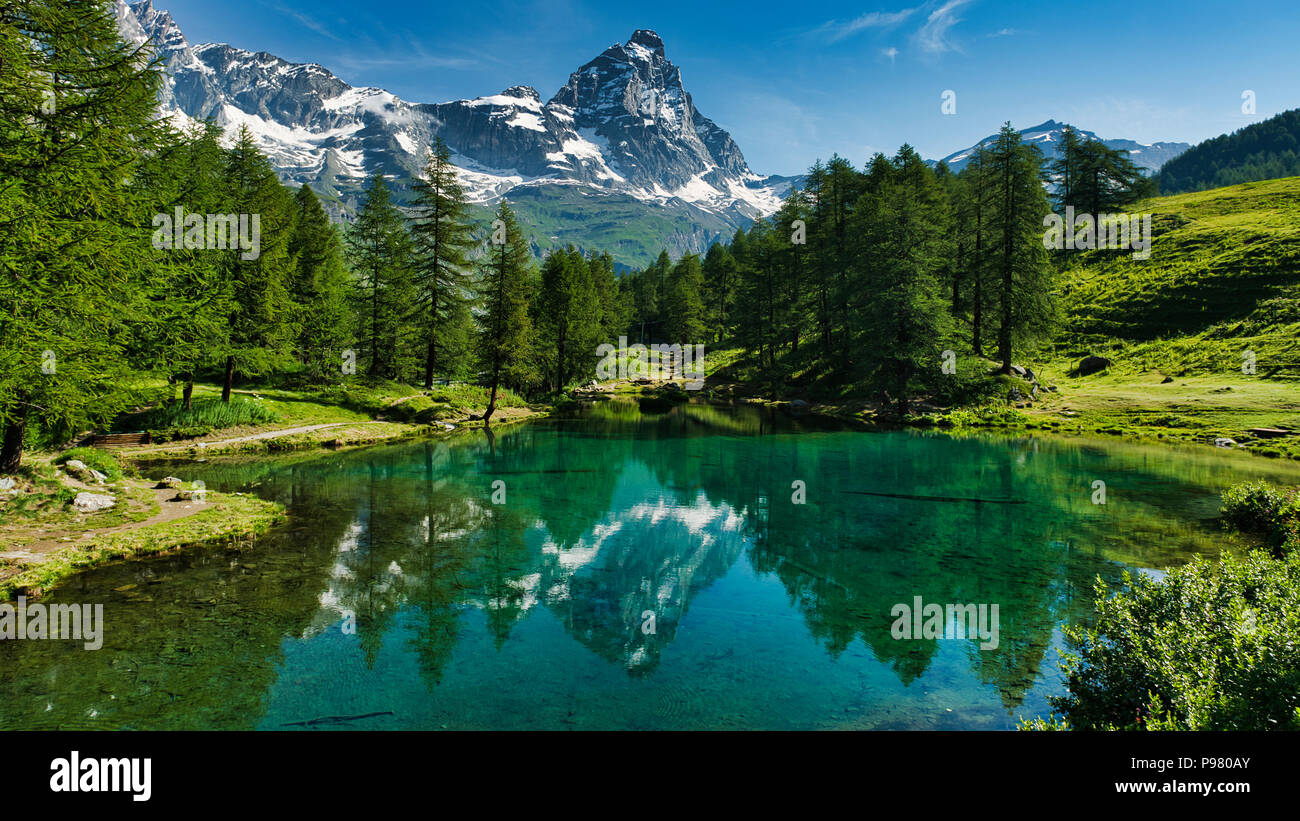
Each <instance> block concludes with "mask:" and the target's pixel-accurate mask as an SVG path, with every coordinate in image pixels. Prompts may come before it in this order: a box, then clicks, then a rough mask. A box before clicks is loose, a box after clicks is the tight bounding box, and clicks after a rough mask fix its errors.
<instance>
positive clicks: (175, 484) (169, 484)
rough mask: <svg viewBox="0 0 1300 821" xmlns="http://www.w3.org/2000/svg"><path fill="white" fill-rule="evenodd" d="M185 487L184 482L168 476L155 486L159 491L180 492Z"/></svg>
mask: <svg viewBox="0 0 1300 821" xmlns="http://www.w3.org/2000/svg"><path fill="white" fill-rule="evenodd" d="M184 485H185V483H184V481H182V480H180V479H177V478H176V477H175V476H167V477H164V478H163V479H160V480H159V481H158V484H156V485H154V487H155V488H157V489H158V490H180V489H181V488H182V487H183V486H184Z"/></svg>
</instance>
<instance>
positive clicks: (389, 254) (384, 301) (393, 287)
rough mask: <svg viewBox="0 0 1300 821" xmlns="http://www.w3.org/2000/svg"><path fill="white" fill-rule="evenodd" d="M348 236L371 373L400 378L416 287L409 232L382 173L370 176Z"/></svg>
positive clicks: (378, 376)
mask: <svg viewBox="0 0 1300 821" xmlns="http://www.w3.org/2000/svg"><path fill="white" fill-rule="evenodd" d="M346 240H347V248H348V255H349V258H350V261H351V264H352V270H353V272H354V274H355V275H356V286H357V288H358V290H359V292H360V298H359V300H358V302H359V310H358V315H359V317H360V324H361V326H362V328H361V331H360V336H361V337H362V338H363V339H364V340H365V345H366V351H367V355H368V357H369V366H368V369H367V373H368V374H369V376H371V377H372V378H388V379H395V378H397V377H398V376H399V375H400V374H401V370H402V351H403V350H404V349H405V345H406V343H407V341H408V338H409V333H410V325H409V323H408V319H409V318H410V306H411V304H412V302H413V300H414V295H415V288H414V282H413V281H412V275H411V253H412V252H411V239H410V235H409V234H408V233H407V230H406V222H405V220H404V219H403V217H402V212H401V211H399V210H398V209H397V206H396V205H394V204H393V201H392V195H391V194H390V193H389V190H388V185H387V184H386V183H385V182H384V175H383V174H382V173H376V174H375V175H374V176H373V177H372V178H371V180H370V185H369V186H368V187H367V188H366V193H365V201H364V202H363V203H362V206H361V209H360V210H359V211H358V212H357V220H356V222H355V223H354V224H353V225H352V228H351V230H350V231H349V232H348V234H347V238H346Z"/></svg>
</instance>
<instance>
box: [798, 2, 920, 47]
mask: <svg viewBox="0 0 1300 821" xmlns="http://www.w3.org/2000/svg"><path fill="white" fill-rule="evenodd" d="M916 12H917V9H903V10H902V11H871V12H867V13H866V14H863V15H860V16H858V17H855V18H853V19H852V20H827V21H826V22H825V23H822V24H821V25H820V26H818V27H817V28H815V29H813V30H812V32H811V33H812V34H813V35H815V36H818V37H821V38H823V39H825V40H827V41H829V42H832V43H835V42H838V41H840V40H843V39H844V38H846V37H851V36H853V35H854V34H857V33H858V32H860V31H864V30H866V29H890V28H894V27H895V26H897V25H899V24H900V23H904V22H906V21H907V19H908V18H909V17H911V16H912V15H913V14H915V13H916Z"/></svg>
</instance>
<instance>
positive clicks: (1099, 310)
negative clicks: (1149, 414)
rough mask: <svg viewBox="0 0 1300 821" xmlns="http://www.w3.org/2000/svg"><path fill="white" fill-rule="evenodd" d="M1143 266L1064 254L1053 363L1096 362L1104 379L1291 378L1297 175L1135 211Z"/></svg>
mask: <svg viewBox="0 0 1300 821" xmlns="http://www.w3.org/2000/svg"><path fill="white" fill-rule="evenodd" d="M1130 212H1137V213H1144V212H1149V213H1152V214H1153V215H1154V217H1153V235H1154V239H1153V242H1152V246H1151V257H1150V259H1147V260H1135V259H1133V258H1132V257H1131V255H1130V254H1129V253H1128V252H1118V251H1098V252H1085V253H1080V254H1077V255H1075V257H1074V258H1073V259H1072V262H1071V266H1070V267H1069V268H1068V270H1067V271H1066V275H1065V285H1064V286H1063V300H1062V301H1063V305H1062V307H1063V309H1064V314H1065V331H1066V332H1065V334H1063V335H1062V339H1065V340H1068V341H1067V342H1065V343H1062V345H1061V346H1060V347H1059V348H1058V352H1059V353H1060V354H1062V355H1063V356H1065V357H1073V356H1078V355H1083V354H1085V353H1098V354H1101V355H1104V356H1108V357H1110V358H1111V359H1113V360H1115V362H1116V366H1115V368H1114V369H1112V372H1118V373H1123V372H1134V373H1136V372H1142V371H1153V370H1154V371H1160V372H1162V373H1166V374H1168V375H1171V376H1183V375H1191V374H1216V373H1222V374H1231V373H1236V374H1240V373H1241V365H1242V361H1243V358H1242V353H1243V351H1245V350H1251V351H1253V352H1254V354H1255V357H1256V363H1257V372H1258V374H1259V375H1261V376H1269V377H1279V378H1296V377H1297V376H1300V177H1290V178H1287V179H1281V180H1269V181H1266V182H1255V183H1245V184H1242V185H1235V186H1232V187H1229V188H1219V189H1214V190H1211V191H1202V192H1197V193H1191V194H1179V195H1175V196H1169V197H1159V198H1155V199H1151V200H1147V201H1144V202H1141V203H1138V204H1137V205H1136V206H1134V207H1133V208H1132V209H1130Z"/></svg>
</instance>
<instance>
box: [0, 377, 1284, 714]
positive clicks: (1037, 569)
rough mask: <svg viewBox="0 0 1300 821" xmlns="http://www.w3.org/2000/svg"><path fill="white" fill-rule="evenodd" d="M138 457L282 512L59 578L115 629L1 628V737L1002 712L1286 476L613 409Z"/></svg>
mask: <svg viewBox="0 0 1300 821" xmlns="http://www.w3.org/2000/svg"><path fill="white" fill-rule="evenodd" d="M1288 471H1290V472H1288ZM152 472H153V473H156V474H157V475H158V476H161V475H165V474H168V473H171V474H175V475H179V476H182V477H183V478H187V479H203V480H204V481H205V482H206V483H207V485H208V487H210V488H213V489H219V490H247V491H250V492H254V493H257V494H259V495H262V496H264V497H266V498H271V499H276V500H279V501H282V502H284V503H285V504H286V505H287V506H288V508H289V511H290V514H291V522H290V524H288V525H286V526H284V527H282V528H280V529H278V530H277V531H275V532H273V533H272V534H270V535H268V536H267V537H264V538H262V539H259V540H257V541H255V542H253V543H250V544H244V545H240V546H238V547H234V548H214V549H207V550H194V551H189V552H186V553H184V554H181V555H177V556H170V557H163V558H158V559H153V560H148V561H141V562H130V563H124V564H121V565H117V566H113V567H107V568H102V569H100V570H96V571H92V572H89V573H85V574H82V575H81V576H78V577H77V578H76V579H74V580H72V581H71V582H70V583H69V584H67V585H66V586H65V587H64V588H62V589H61V590H59V591H56V592H55V593H54V594H52V595H51V596H49V597H48V598H47V601H48V602H102V603H104V605H105V607H104V610H105V622H106V627H105V638H104V647H103V649H101V650H99V651H94V652H88V651H85V650H83V649H81V646H80V644H77V643H73V642H66V643H65V642H49V641H45V642H35V641H6V642H0V728H3V729H18V728H21V729H33V728H64V729H74V728H104V729H110V728H121V727H130V728H147V729H252V728H257V729H287V728H288V729H291V728H357V729H398V728H420V729H438V728H443V727H445V728H448V729H481V728H509V729H690V728H724V729H725V728H772V729H802V728H863V729H1006V728H1011V727H1014V725H1015V722H1016V719H1017V718H1018V717H1021V716H1026V717H1028V716H1033V715H1038V714H1046V712H1047V711H1048V706H1047V703H1046V696H1047V695H1049V694H1054V693H1058V692H1060V681H1059V677H1058V674H1057V672H1056V667H1055V665H1056V661H1057V658H1058V656H1057V650H1058V649H1059V647H1060V631H1059V625H1060V624H1061V623H1062V622H1063V621H1067V620H1070V621H1081V620H1086V619H1087V618H1088V615H1089V613H1090V612H1091V604H1090V603H1091V587H1092V580H1093V579H1094V578H1096V577H1097V576H1101V577H1102V578H1103V579H1106V580H1107V581H1110V582H1116V581H1118V579H1119V577H1120V574H1121V572H1122V571H1123V570H1124V569H1125V568H1140V569H1143V570H1150V571H1156V572H1158V571H1159V570H1161V569H1163V568H1167V567H1169V566H1171V565H1174V564H1177V563H1179V562H1181V561H1184V560H1185V559H1186V558H1187V557H1188V556H1190V555H1191V554H1193V553H1195V552H1202V553H1208V554H1211V555H1212V554H1215V553H1217V552H1218V551H1219V550H1221V549H1222V548H1223V546H1224V543H1223V540H1222V538H1221V536H1220V535H1219V533H1218V531H1217V529H1216V526H1215V524H1214V521H1213V517H1214V516H1215V514H1216V511H1217V508H1218V494H1219V493H1220V492H1221V490H1222V489H1223V488H1224V487H1225V486H1227V485H1228V484H1231V483H1232V482H1235V481H1241V480H1243V479H1248V478H1260V477H1270V478H1276V479H1290V480H1291V481H1295V480H1296V474H1295V471H1294V469H1292V468H1290V467H1289V466H1288V465H1285V464H1279V463H1274V462H1267V461H1262V460H1256V459H1249V458H1240V457H1237V456H1235V455H1229V454H1221V453H1216V452H1213V451H1208V450H1201V449H1190V450H1175V449H1171V448H1155V447H1139V446H1133V445H1124V444H1120V443H1111V442H1098V441H1086V442H1081V441H1072V440H1064V439H1056V438H1047V439H1044V438H1035V437H1028V436H1025V437H1018V438H1006V437H996V436H968V437H952V436H948V435H943V434H937V433H936V434H927V433H916V432H885V433H882V432H864V431H859V430H843V429H838V428H837V427H835V426H829V427H827V426H825V425H819V424H816V423H813V422H810V421H803V422H799V421H794V420H789V419H786V418H784V417H781V416H779V415H771V414H768V413H765V412H760V411H758V410H755V409H751V408H739V409H734V410H730V409H717V408H710V407H705V406H699V405H691V406H684V407H678V408H674V409H672V410H670V411H668V412H666V413H645V414H643V413H641V412H640V411H639V410H638V409H637V406H635V405H626V404H621V403H619V404H616V403H609V404H604V405H597V406H595V407H593V408H592V409H589V410H587V411H584V412H583V413H582V414H581V416H580V417H579V418H574V419H569V420H547V421H543V422H539V423H534V424H529V425H525V426H516V427H512V428H506V429H503V430H502V431H500V432H498V433H497V434H496V435H495V436H494V437H492V438H491V439H490V440H489V439H488V438H487V437H485V436H484V435H482V434H467V435H463V436H457V437H452V438H449V439H440V440H436V441H430V442H415V443H407V444H402V445H396V446H390V447H383V448H374V449H368V450H363V451H353V452H348V453H342V454H325V455H321V454H306V455H298V456H294V457H291V458H288V459H281V460H275V461H269V462H228V463H220V462H208V463H202V464H194V463H186V464H183V465H181V464H175V465H165V466H158V467H157V469H156V470H154V471H152ZM1098 479H1100V480H1102V481H1105V482H1106V484H1107V504H1106V505H1104V506H1102V505H1094V504H1093V503H1092V495H1093V489H1092V483H1093V481H1095V480H1098ZM497 480H500V481H503V482H505V494H506V498H505V503H504V504H494V502H493V498H492V497H493V482H494V481H497ZM796 480H799V481H803V482H804V483H806V493H807V498H806V504H802V505H796V504H792V502H791V495H792V492H793V491H792V489H791V483H792V482H794V481H796ZM498 499H499V497H498ZM914 596H921V597H923V600H924V601H925V602H927V603H930V602H934V603H941V604H946V603H954V604H956V603H962V604H964V603H986V604H994V603H996V604H998V605H999V613H1000V618H999V646H998V648H997V649H996V650H980V649H979V647H978V644H979V642H978V640H977V639H971V640H960V639H943V640H914V641H900V640H896V639H894V638H893V637H892V635H891V631H890V626H891V624H892V622H893V621H894V619H893V617H892V616H891V609H892V607H893V606H894V605H895V604H897V603H908V604H910V603H911V602H912V601H913V597H914ZM647 611H650V612H652V613H653V614H654V625H653V627H654V629H653V632H649V633H647V632H646V630H645V627H646V626H647V620H646V618H645V616H644V614H645V613H646V612H647ZM347 613H352V614H355V620H356V629H355V632H349V631H348V630H346V629H345V626H346V623H345V616H346V614H347Z"/></svg>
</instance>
